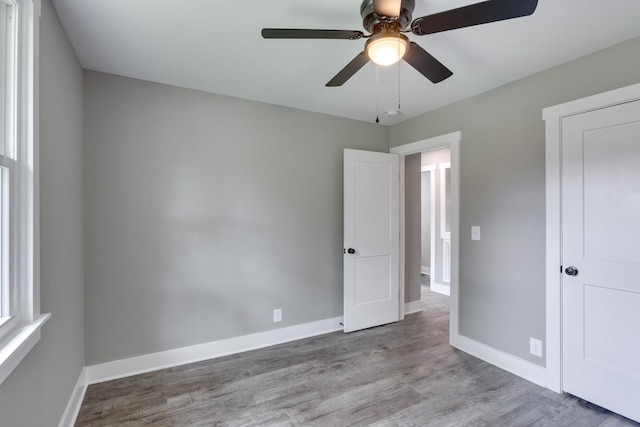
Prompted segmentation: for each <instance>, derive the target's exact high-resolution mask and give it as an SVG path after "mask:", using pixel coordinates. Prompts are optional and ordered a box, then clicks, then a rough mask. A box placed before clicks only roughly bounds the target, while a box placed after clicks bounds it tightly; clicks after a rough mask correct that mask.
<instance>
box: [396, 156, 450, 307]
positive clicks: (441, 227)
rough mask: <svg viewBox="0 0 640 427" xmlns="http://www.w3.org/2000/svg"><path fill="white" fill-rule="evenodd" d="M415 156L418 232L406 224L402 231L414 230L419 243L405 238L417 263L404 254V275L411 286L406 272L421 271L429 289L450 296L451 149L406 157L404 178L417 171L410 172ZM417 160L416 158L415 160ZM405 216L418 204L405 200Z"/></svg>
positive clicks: (407, 188) (410, 231)
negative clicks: (418, 259)
mask: <svg viewBox="0 0 640 427" xmlns="http://www.w3.org/2000/svg"><path fill="white" fill-rule="evenodd" d="M414 156H416V157H417V158H419V161H420V169H419V170H420V175H421V180H420V195H418V194H417V192H416V193H415V194H412V195H411V197H416V198H419V199H420V201H421V203H420V210H419V213H420V217H421V221H420V225H419V229H420V232H419V233H418V232H417V230H418V227H416V229H415V230H412V229H411V227H410V226H409V225H410V224H408V221H407V224H406V227H405V231H406V233H407V235H408V234H411V233H415V234H416V235H418V234H419V235H420V236H421V242H420V244H419V245H417V244H415V245H413V246H412V245H411V241H410V239H407V241H406V248H405V249H406V251H407V254H408V253H409V252H413V251H415V252H418V253H420V265H411V263H410V260H411V259H412V258H413V257H411V256H407V258H406V260H405V261H406V262H405V274H406V275H407V284H408V285H409V286H411V283H412V282H413V280H412V279H413V278H412V277H409V275H415V276H416V279H417V277H420V274H425V273H427V274H428V275H429V287H430V290H431V291H433V292H436V293H439V294H443V295H450V294H451V291H450V284H451V150H450V149H449V147H445V148H439V149H435V150H429V151H424V152H422V153H418V154H413V155H411V156H410V157H407V158H406V162H405V174H406V179H407V181H408V180H410V177H409V176H410V175H411V174H416V175H417V174H418V168H417V167H416V168H415V169H416V170H415V171H411V170H410V167H411V164H410V163H411V162H410V161H409V159H410V158H413V157H414ZM416 160H418V159H416ZM409 191H410V188H409V185H407V186H405V196H407V197H410V196H409V194H408V192H409ZM406 208H407V213H406V214H407V217H410V216H411V212H409V210H410V209H412V208H414V209H416V210H418V209H417V205H414V204H412V203H411V202H410V201H409V200H407V205H406Z"/></svg>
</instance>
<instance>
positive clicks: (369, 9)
mask: <svg viewBox="0 0 640 427" xmlns="http://www.w3.org/2000/svg"><path fill="white" fill-rule="evenodd" d="M415 7H416V2H415V0H402V3H401V4H400V15H399V16H398V19H397V20H395V19H394V20H393V22H395V23H397V25H398V27H399V29H400V30H406V29H407V28H409V25H410V24H411V19H412V17H413V9H415ZM360 16H362V26H363V27H364V28H365V30H367V31H369V32H370V33H377V32H379V31H380V28H381V27H382V28H385V27H386V26H387V25H386V24H387V22H385V21H384V20H383V19H380V18H381V17H379V16H378V15H376V14H375V12H374V11H373V0H364V1H363V2H362V5H361V6H360ZM388 18H395V17H394V16H389V17H388Z"/></svg>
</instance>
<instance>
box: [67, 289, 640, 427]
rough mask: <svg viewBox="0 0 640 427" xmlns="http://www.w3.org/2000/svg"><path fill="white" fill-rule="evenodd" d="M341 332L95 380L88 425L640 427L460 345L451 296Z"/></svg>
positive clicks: (83, 418)
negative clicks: (452, 335) (452, 341)
mask: <svg viewBox="0 0 640 427" xmlns="http://www.w3.org/2000/svg"><path fill="white" fill-rule="evenodd" d="M423 295H424V298H425V301H424V305H425V310H424V311H423V312H420V313H416V314H411V315H409V316H407V318H406V319H405V320H404V321H402V322H398V323H395V324H391V325H386V326H381V327H378V328H373V329H369V330H365V331H360V332H354V333H350V334H344V333H342V332H336V333H332V334H327V335H322V336H319V337H314V338H308V339H304V340H300V341H296V342H293V343H289V344H283V345H278V346H275V347H270V348H266V349H262V350H256V351H251V352H247V353H243V354H238V355H233V356H228V357H223V358H219V359H215V360H210V361H205V362H200V363H194V364H190V365H185V366H180V367H176V368H171V369H165V370H162V371H157V372H152V373H148V374H143V375H137V376H134V377H129V378H124V379H120V380H115V381H110V382H105V383H101V384H96V385H92V386H90V387H89V388H88V390H87V393H86V395H85V398H84V401H83V404H82V408H81V410H80V414H79V417H78V420H77V424H76V425H77V426H140V425H153V426H253V425H267V426H368V425H373V426H602V427H619V426H638V425H639V424H636V423H633V422H631V421H630V420H627V419H625V418H622V417H620V416H618V415H616V414H612V413H611V412H608V411H606V410H604V409H601V408H599V407H597V406H594V405H591V404H589V403H586V402H582V401H580V400H579V399H576V398H574V397H572V396H568V395H558V394H556V393H553V392H551V391H548V390H545V389H543V388H541V387H538V386H536V385H534V384H531V383H529V382H527V381H525V380H522V379H520V378H518V377H516V376H515V375H512V374H510V373H508V372H505V371H503V370H501V369H498V368H496V367H494V366H492V365H489V364H488V363H486V362H483V361H481V360H479V359H476V358H475V357H472V356H470V355H468V354H466V353H463V352H461V351H458V350H455V349H453V348H451V347H450V346H449V344H448V328H449V307H448V297H445V296H442V295H438V294H435V293H431V292H429V290H428V288H425V289H424V290H423Z"/></svg>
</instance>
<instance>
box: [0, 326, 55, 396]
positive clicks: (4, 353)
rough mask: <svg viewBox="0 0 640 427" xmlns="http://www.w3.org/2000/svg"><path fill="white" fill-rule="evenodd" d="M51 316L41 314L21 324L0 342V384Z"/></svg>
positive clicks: (31, 344)
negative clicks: (31, 320) (27, 322)
mask: <svg viewBox="0 0 640 427" xmlns="http://www.w3.org/2000/svg"><path fill="white" fill-rule="evenodd" d="M50 317H51V314H50V313H47V314H42V315H40V316H39V317H38V318H36V319H35V320H34V321H33V322H31V323H29V324H26V325H22V326H20V327H18V328H17V329H16V330H15V331H13V332H12V333H11V334H10V335H9V336H7V337H6V338H4V339H3V340H2V341H1V342H0V384H2V383H3V382H4V380H6V379H7V377H8V376H9V374H11V372H13V370H14V369H15V368H16V366H18V364H19V363H20V362H21V361H22V359H24V358H25V356H26V355H27V354H28V353H29V351H31V349H32V348H33V346H35V345H36V343H37V342H38V341H39V340H40V328H42V325H44V324H45V322H46V321H47V320H49V318H50Z"/></svg>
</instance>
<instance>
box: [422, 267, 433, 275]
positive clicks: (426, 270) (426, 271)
mask: <svg viewBox="0 0 640 427" xmlns="http://www.w3.org/2000/svg"><path fill="white" fill-rule="evenodd" d="M420 273H422V274H428V275H429V276H431V269H430V268H429V267H425V266H424V265H422V266H420Z"/></svg>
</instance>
